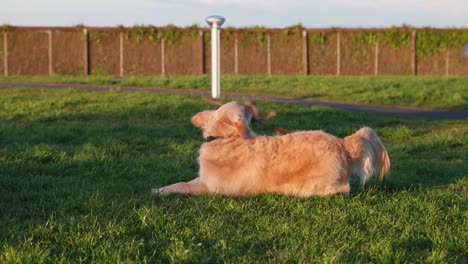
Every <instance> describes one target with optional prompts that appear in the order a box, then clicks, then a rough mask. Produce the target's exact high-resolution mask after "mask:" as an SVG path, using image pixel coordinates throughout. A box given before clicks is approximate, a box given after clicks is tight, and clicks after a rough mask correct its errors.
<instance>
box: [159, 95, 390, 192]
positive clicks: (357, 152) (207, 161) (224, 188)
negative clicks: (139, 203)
mask: <svg viewBox="0 0 468 264" xmlns="http://www.w3.org/2000/svg"><path fill="white" fill-rule="evenodd" d="M257 113H258V111H257V108H256V106H255V105H254V104H253V103H246V104H243V105H242V104H238V103H236V102H230V103H227V104H224V105H222V106H221V107H220V108H219V109H218V110H208V111H203V112H201V113H198V114H196V115H195V116H193V117H192V123H193V125H194V126H196V127H200V128H201V129H202V130H203V137H204V138H205V143H203V144H202V145H201V148H200V150H199V154H200V156H199V158H198V161H199V164H200V171H199V176H198V177H197V178H196V179H194V180H192V181H189V182H179V183H175V184H172V185H169V186H166V187H162V188H159V189H152V190H151V193H152V194H159V195H166V194H172V193H185V194H194V195H200V194H220V195H225V196H248V195H256V194H261V193H276V194H284V195H289V196H297V197H309V196H312V195H330V194H337V193H344V194H346V193H348V192H349V190H350V185H349V180H350V177H351V173H352V171H354V173H355V174H357V175H359V177H360V179H361V184H362V186H363V185H364V184H365V183H366V181H367V180H368V179H369V178H370V177H371V176H372V175H374V174H379V175H380V179H382V178H383V177H384V176H385V175H386V174H387V173H388V171H389V169H390V160H389V157H388V154H387V151H386V150H385V147H384V145H383V144H382V141H381V140H380V139H379V137H378V136H377V134H376V133H375V132H374V131H373V130H372V129H371V128H368V127H364V128H361V129H360V130H358V131H357V132H356V133H354V134H352V135H350V136H347V137H345V138H344V139H339V138H337V137H335V136H333V135H330V134H327V133H325V132H323V131H301V132H294V133H290V134H286V135H283V136H257V135H256V134H255V133H254V132H253V131H252V130H251V129H250V123H251V121H252V119H254V118H255V116H256V115H257Z"/></svg>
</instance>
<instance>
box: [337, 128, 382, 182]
mask: <svg viewBox="0 0 468 264" xmlns="http://www.w3.org/2000/svg"><path fill="white" fill-rule="evenodd" d="M344 144H345V147H346V151H347V152H348V155H349V157H350V159H351V168H352V170H353V171H354V173H356V174H357V175H359V177H360V178H361V185H362V186H364V184H365V183H366V181H367V180H368V179H369V178H370V177H372V175H374V174H377V173H378V174H379V177H380V180H382V179H383V178H384V177H385V176H386V175H387V174H388V172H389V170H390V158H389V157H388V153H387V151H386V150H385V146H384V145H383V143H382V141H381V140H380V138H379V136H377V133H375V131H374V130H372V129H371V128H369V127H363V128H361V129H359V130H358V131H357V132H356V133H354V134H352V135H350V136H347V137H345V138H344Z"/></svg>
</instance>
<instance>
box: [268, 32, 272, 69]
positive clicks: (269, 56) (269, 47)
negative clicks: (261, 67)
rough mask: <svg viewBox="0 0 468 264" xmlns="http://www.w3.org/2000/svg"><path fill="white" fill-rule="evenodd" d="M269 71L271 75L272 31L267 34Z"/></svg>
mask: <svg viewBox="0 0 468 264" xmlns="http://www.w3.org/2000/svg"><path fill="white" fill-rule="evenodd" d="M267 73H268V76H271V33H270V32H268V34H267Z"/></svg>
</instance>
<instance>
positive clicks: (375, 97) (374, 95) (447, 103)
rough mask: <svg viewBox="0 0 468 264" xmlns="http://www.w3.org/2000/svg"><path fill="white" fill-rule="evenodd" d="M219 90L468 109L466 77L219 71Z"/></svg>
mask: <svg viewBox="0 0 468 264" xmlns="http://www.w3.org/2000/svg"><path fill="white" fill-rule="evenodd" d="M0 81H16V82H39V83H67V84H68V83H70V84H101V85H117V86H139V87H163V88H173V89H178V88H179V89H180V88H186V89H197V90H206V91H208V90H209V89H210V87H211V86H210V77H209V76H206V75H205V76H178V77H141V76H140V77H123V78H119V77H112V76H88V77H83V76H53V77H47V76H36V77H24V76H16V77H15V76H13V77H6V78H5V77H0ZM221 87H222V91H224V92H235V93H242V94H268V95H278V96H288V97H295V98H313V99H320V100H330V101H337V102H347V103H365V104H376V105H398V106H407V107H422V108H429V109H451V110H468V77H466V76H464V77H463V76H462V77H449V78H447V77H430V76H421V77H400V76H381V77H378V78H375V77H335V76H329V77H316V76H272V77H265V76H223V77H222V78H221Z"/></svg>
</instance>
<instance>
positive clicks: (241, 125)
mask: <svg viewBox="0 0 468 264" xmlns="http://www.w3.org/2000/svg"><path fill="white" fill-rule="evenodd" d="M235 126H236V128H237V132H238V133H239V136H240V137H241V138H246V137H247V130H246V128H245V124H244V120H243V119H239V120H237V121H236V123H235Z"/></svg>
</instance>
